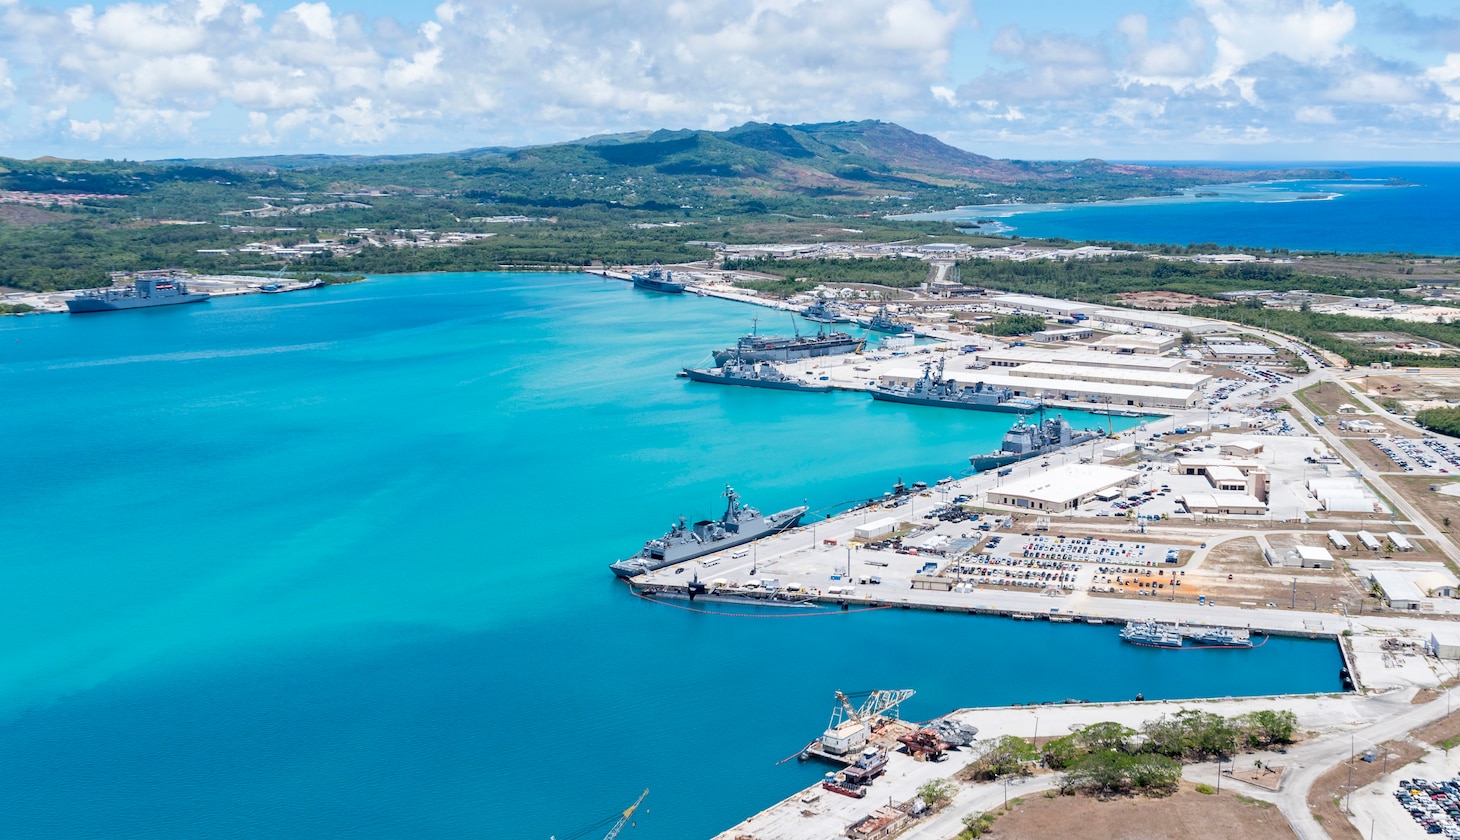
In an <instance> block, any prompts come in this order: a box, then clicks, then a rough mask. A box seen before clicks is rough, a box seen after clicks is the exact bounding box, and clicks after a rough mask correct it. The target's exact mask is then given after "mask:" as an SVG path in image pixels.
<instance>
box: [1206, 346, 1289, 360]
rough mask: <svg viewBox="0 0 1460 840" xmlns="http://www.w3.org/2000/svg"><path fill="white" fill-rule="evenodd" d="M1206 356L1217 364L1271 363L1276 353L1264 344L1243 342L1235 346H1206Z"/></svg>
mask: <svg viewBox="0 0 1460 840" xmlns="http://www.w3.org/2000/svg"><path fill="white" fill-rule="evenodd" d="M1206 351H1207V355H1209V356H1211V357H1212V358H1213V359H1215V360H1216V361H1219V362H1271V361H1273V360H1274V359H1276V358H1277V351H1276V350H1274V349H1272V348H1271V347H1268V346H1267V345H1266V344H1258V343H1256V342H1254V341H1244V342H1240V343H1237V344H1208V345H1206Z"/></svg>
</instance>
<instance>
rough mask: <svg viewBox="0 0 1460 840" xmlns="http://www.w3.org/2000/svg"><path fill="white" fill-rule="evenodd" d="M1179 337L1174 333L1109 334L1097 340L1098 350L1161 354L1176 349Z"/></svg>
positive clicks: (1096, 347)
mask: <svg viewBox="0 0 1460 840" xmlns="http://www.w3.org/2000/svg"><path fill="white" fill-rule="evenodd" d="M1177 342H1178V339H1177V337H1176V336H1174V335H1164V334H1163V335H1146V334H1144V333H1142V334H1140V335H1107V336H1106V337H1104V338H1102V339H1100V340H1099V341H1097V342H1095V345H1094V346H1095V349H1096V350H1104V351H1106V352H1109V353H1144V354H1147V355H1151V356H1159V355H1161V354H1162V353H1167V352H1170V351H1171V350H1175V349H1176V344H1177Z"/></svg>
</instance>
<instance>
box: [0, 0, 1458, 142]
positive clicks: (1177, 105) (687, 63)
mask: <svg viewBox="0 0 1460 840" xmlns="http://www.w3.org/2000/svg"><path fill="white" fill-rule="evenodd" d="M843 119H882V120H889V121H893V122H898V123H901V124H903V125H906V126H908V127H909V128H912V129H915V130H918V131H924V132H928V133H930V134H933V135H936V136H937V137H939V138H941V139H943V140H945V141H947V142H950V143H952V144H954V145H957V146H960V147H962V148H966V149H970V150H972V151H977V152H980V153H984V154H990V155H994V156H997V157H1016V158H1031V159H1035V158H1084V157H1103V158H1108V159H1138V160H1231V161H1244V160H1259V161H1268V160H1309V161H1324V160H1340V161H1360V160H1455V159H1456V158H1457V155H1460V6H1457V4H1455V3H1454V2H1453V0H1452V2H1450V3H1442V2H1436V0H1407V2H1405V1H1404V0H1382V2H1381V1H1380V0H1170V2H1150V0H1128V1H1127V2H1098V0H1087V2H1040V0H1024V2H1017V3H1016V2H998V3H995V2H991V0H534V2H521V1H520V0H519V2H501V1H499V0H442V2H439V3H415V4H412V3H399V2H395V3H386V2H382V0H310V2H287V0H170V1H169V0H159V1H157V2H153V0H132V2H93V3H90V4H77V3H68V2H60V1H59V0H0V154H3V155H7V156H13V157H34V156H39V155H57V156H63V157H86V158H104V157H117V158H119V157H129V158H161V157H181V156H186V157H211V156H229V155H241V154H281V153H296V152H326V153H347V154H349V153H363V154H371V153H398V152H416V151H447V150H451V149H461V148H470V147H476V146H490V145H524V144H531V143H548V142H554V141H559V140H565V139H571V138H574V137H579V136H583V135H588V134H595V133H602V132H614V131H630V130H637V129H653V128H684V127H688V128H711V129H718V128H726V127H729V126H732V125H737V124H739V123H742V122H745V121H747V120H762V121H774V122H793V123H794V122H820V121H826V120H843Z"/></svg>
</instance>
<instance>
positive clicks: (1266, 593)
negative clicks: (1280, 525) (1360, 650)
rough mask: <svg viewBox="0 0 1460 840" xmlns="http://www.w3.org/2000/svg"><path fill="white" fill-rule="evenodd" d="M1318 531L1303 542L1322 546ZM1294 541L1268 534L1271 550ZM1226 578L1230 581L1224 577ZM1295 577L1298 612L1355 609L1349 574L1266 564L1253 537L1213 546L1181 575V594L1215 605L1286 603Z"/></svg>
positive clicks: (1357, 593) (1357, 592) (1358, 599)
mask: <svg viewBox="0 0 1460 840" xmlns="http://www.w3.org/2000/svg"><path fill="white" fill-rule="evenodd" d="M1319 539H1320V537H1319V535H1317V534H1307V535H1304V536H1303V537H1302V540H1303V542H1304V543H1305V544H1308V545H1322V543H1321V542H1319ZM1297 542H1298V537H1297V536H1288V537H1286V539H1284V540H1278V536H1274V537H1273V538H1271V541H1270V543H1269V544H1270V545H1272V546H1273V547H1274V548H1288V547H1291V546H1293V545H1295V544H1296V543H1297ZM1228 578H1230V580H1229V579H1228ZM1295 580H1296V581H1297V595H1296V605H1297V607H1298V609H1304V610H1328V609H1340V605H1342V604H1347V605H1348V607H1349V609H1352V610H1357V609H1358V608H1359V604H1361V603H1363V602H1364V597H1365V593H1364V592H1363V591H1362V590H1361V589H1360V588H1359V586H1358V585H1357V583H1355V582H1354V580H1353V578H1352V577H1350V576H1349V575H1348V574H1347V573H1346V572H1344V571H1342V570H1341V569H1337V568H1335V569H1290V568H1278V567H1273V566H1269V565H1267V561H1266V560H1264V559H1262V550H1261V548H1259V547H1258V544H1257V540H1256V538H1254V537H1242V538H1240V539H1235V540H1229V541H1227V542H1224V543H1222V544H1221V545H1218V546H1214V547H1213V548H1212V551H1211V553H1210V554H1208V555H1207V559H1206V560H1205V561H1204V562H1203V563H1202V567H1201V568H1200V569H1198V570H1196V571H1194V572H1191V573H1190V574H1188V575H1187V576H1186V577H1184V578H1182V584H1181V587H1180V589H1181V594H1182V595H1185V596H1191V595H1197V594H1202V595H1206V596H1207V598H1208V599H1210V598H1217V599H1218V601H1219V602H1220V603H1224V604H1230V603H1232V602H1233V601H1236V602H1237V603H1238V604H1252V605H1255V606H1258V607H1266V606H1267V605H1269V604H1271V605H1273V606H1275V607H1290V608H1291V607H1292V606H1293V605H1294V603H1295V598H1294V587H1293V582H1294V581H1295Z"/></svg>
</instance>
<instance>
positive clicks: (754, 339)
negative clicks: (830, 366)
mask: <svg viewBox="0 0 1460 840" xmlns="http://www.w3.org/2000/svg"><path fill="white" fill-rule="evenodd" d="M866 343H867V340H866V339H864V338H857V337H856V336H853V335H848V334H847V333H844V332H827V331H826V330H825V329H819V330H817V332H816V335H809V336H808V335H801V334H800V333H797V334H796V336H795V337H794V338H786V337H785V336H776V335H760V334H759V333H757V332H756V331H755V329H754V328H753V327H752V328H751V331H750V335H746V336H742V337H741V338H740V340H739V341H737V342H735V346H734V347H730V348H727V349H724V350H716V351H715V364H716V365H723V364H725V363H726V362H727V361H730V360H731V359H734V358H737V357H739V358H740V359H742V360H744V361H747V362H788V361H790V360H792V359H808V358H813V357H818V356H837V355H840V354H842V353H856V352H859V351H860V350H861V349H862V346H863V345H865V344H866Z"/></svg>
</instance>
